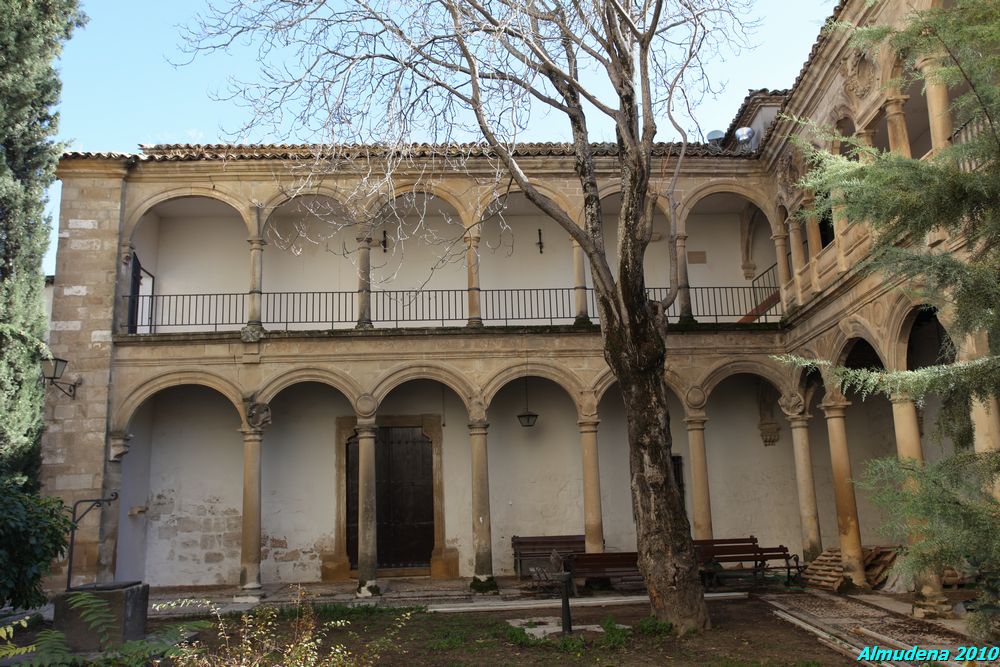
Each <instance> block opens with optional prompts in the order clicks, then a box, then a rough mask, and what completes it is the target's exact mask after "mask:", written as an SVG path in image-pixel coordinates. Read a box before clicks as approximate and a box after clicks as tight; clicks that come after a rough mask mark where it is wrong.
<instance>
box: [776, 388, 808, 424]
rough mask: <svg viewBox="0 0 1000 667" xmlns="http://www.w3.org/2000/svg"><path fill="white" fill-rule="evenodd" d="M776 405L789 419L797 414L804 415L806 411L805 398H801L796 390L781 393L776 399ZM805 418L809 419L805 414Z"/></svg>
mask: <svg viewBox="0 0 1000 667" xmlns="http://www.w3.org/2000/svg"><path fill="white" fill-rule="evenodd" d="M778 407H780V408H781V411H782V412H784V413H785V416H786V417H788V418H789V419H791V418H792V417H796V416H799V415H804V414H805V412H806V400H805V399H804V398H802V394H800V393H799V392H797V391H793V392H791V393H788V394H782V395H781V398H779V399H778ZM805 417H806V419H809V415H805Z"/></svg>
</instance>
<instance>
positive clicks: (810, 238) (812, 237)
mask: <svg viewBox="0 0 1000 667" xmlns="http://www.w3.org/2000/svg"><path fill="white" fill-rule="evenodd" d="M806 242H807V244H808V245H809V259H810V260H812V259H815V258H816V255H818V254H819V253H820V251H821V250H822V249H823V239H822V237H821V236H820V233H819V219H818V218H817V217H816V216H815V215H809V217H808V218H806Z"/></svg>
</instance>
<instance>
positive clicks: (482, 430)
mask: <svg viewBox="0 0 1000 667" xmlns="http://www.w3.org/2000/svg"><path fill="white" fill-rule="evenodd" d="M489 428H490V423H489V422H488V421H486V420H485V419H475V420H473V421H470V422H469V435H486V433H487V431H489Z"/></svg>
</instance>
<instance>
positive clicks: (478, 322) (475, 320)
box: [465, 317, 483, 329]
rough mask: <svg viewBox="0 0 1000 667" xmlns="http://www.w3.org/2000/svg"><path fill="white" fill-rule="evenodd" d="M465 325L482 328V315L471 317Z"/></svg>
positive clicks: (471, 327)
mask: <svg viewBox="0 0 1000 667" xmlns="http://www.w3.org/2000/svg"><path fill="white" fill-rule="evenodd" d="M465 326H467V327H469V328H470V329H481V328H482V327H483V318H481V317H470V318H469V321H468V322H466V323H465Z"/></svg>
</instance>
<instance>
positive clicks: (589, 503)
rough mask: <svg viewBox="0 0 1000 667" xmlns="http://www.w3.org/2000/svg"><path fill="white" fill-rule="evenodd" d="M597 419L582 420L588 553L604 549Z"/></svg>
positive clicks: (584, 518) (584, 527)
mask: <svg viewBox="0 0 1000 667" xmlns="http://www.w3.org/2000/svg"><path fill="white" fill-rule="evenodd" d="M598 424H600V421H599V420H597V419H592V420H581V421H579V422H577V425H578V426H579V427H580V449H581V451H582V454H583V532H584V535H585V537H586V550H587V553H600V552H602V551H604V516H603V512H602V510H601V468H600V461H599V459H598V453H597V425H598Z"/></svg>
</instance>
